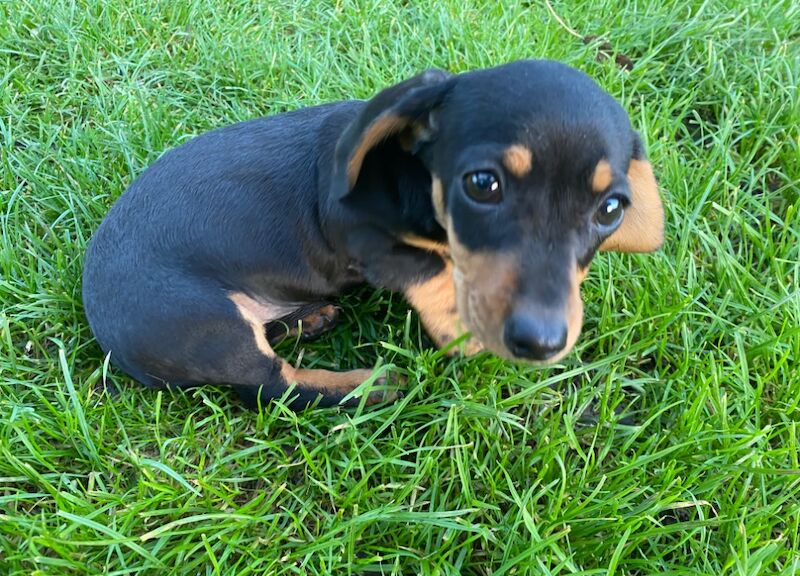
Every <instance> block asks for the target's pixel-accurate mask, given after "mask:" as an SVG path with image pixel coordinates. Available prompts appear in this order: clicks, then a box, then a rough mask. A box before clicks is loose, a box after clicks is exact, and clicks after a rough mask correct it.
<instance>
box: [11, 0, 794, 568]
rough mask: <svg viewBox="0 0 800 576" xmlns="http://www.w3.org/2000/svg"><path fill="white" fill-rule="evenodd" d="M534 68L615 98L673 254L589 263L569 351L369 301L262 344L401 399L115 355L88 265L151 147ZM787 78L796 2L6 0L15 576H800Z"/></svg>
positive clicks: (347, 304)
mask: <svg viewBox="0 0 800 576" xmlns="http://www.w3.org/2000/svg"><path fill="white" fill-rule="evenodd" d="M587 36H589V37H591V36H595V37H597V38H595V39H594V40H592V39H589V40H588V41H587V40H586V37H587ZM526 57H547V58H552V59H557V60H561V61H564V62H566V63H569V64H571V65H573V66H576V67H578V68H581V69H583V70H585V71H586V72H588V73H589V74H591V75H592V76H594V77H595V78H596V79H597V81H598V82H599V83H600V84H601V85H602V86H603V87H604V88H605V89H606V90H608V91H609V92H610V93H612V94H613V95H614V96H615V97H617V98H619V99H620V101H621V102H622V103H623V104H624V106H625V107H626V109H627V110H628V111H629V112H630V114H631V118H632V121H633V123H634V124H635V126H636V127H637V128H638V129H639V130H641V132H642V134H643V138H644V141H645V142H646V145H647V148H648V151H649V155H650V157H651V160H652V162H653V165H654V167H655V170H656V174H657V176H658V178H659V180H660V183H661V185H662V189H663V192H664V200H665V206H666V211H667V240H666V243H665V245H664V247H663V249H662V250H661V251H660V252H658V253H656V254H654V255H620V254H610V253H604V254H601V255H599V256H598V257H597V258H596V260H595V263H594V264H593V266H592V270H591V273H590V275H589V278H588V280H587V281H586V283H585V284H584V297H585V301H586V320H585V330H584V333H583V336H582V337H581V340H580V341H579V345H578V346H577V348H576V350H575V352H573V353H572V354H570V355H569V356H568V357H567V358H566V359H565V360H563V361H562V362H561V363H560V364H559V365H557V366H555V367H552V368H548V369H534V368H529V367H523V366H518V365H514V364H512V363H508V362H504V361H500V360H498V359H496V358H494V357H492V356H489V355H480V356H477V357H474V358H469V359H466V358H458V359H454V360H450V359H447V358H443V357H442V356H441V354H440V353H437V352H436V351H435V350H432V349H430V348H429V347H428V345H427V341H426V338H425V336H424V335H423V333H422V331H421V329H420V325H419V322H418V319H417V317H416V316H415V315H414V314H413V313H411V312H410V311H409V308H408V306H407V305H406V304H405V302H404V301H403V300H402V298H400V297H399V296H397V295H393V294H391V293H388V292H375V291H371V290H368V289H364V290H363V291H361V292H359V293H357V294H354V295H350V296H348V297H347V298H345V300H344V301H343V306H344V321H343V322H342V323H341V325H340V326H339V327H338V328H337V329H336V330H335V331H334V332H333V333H332V334H331V335H328V336H326V337H324V338H323V339H322V340H320V341H318V342H315V343H313V344H301V343H298V342H288V343H285V344H284V345H282V347H281V349H280V352H281V353H283V354H284V355H287V356H289V357H290V358H292V359H293V360H294V361H296V360H298V359H300V360H301V362H302V365H303V366H306V367H310V366H320V367H334V368H349V367H360V366H364V365H367V366H373V365H378V364H382V365H394V366H395V367H397V369H398V370H400V371H401V372H403V373H404V374H406V375H407V377H408V391H407V394H406V395H405V397H404V398H403V399H402V400H401V401H399V402H397V403H396V404H392V405H384V406H380V407H377V408H376V409H348V410H344V409H341V410H309V411H305V412H302V413H299V414H295V413H292V412H290V411H289V410H287V409H286V408H285V407H284V406H283V405H282V404H280V403H274V404H271V405H268V406H265V407H264V408H263V410H262V411H260V412H250V411H247V410H244V409H242V408H241V407H240V406H239V405H238V403H237V401H236V398H235V397H234V395H232V394H231V393H230V392H229V391H228V390H227V389H225V388H222V387H219V388H217V387H208V388H203V389H198V390H193V391H188V392H179V391H175V392H173V391H162V392H156V391H152V390H145V389H142V388H140V387H138V386H137V385H135V384H134V383H133V382H132V381H130V380H129V379H128V378H126V377H125V376H124V375H122V374H121V373H119V372H118V371H116V370H115V369H114V368H113V367H109V366H106V365H105V364H104V358H103V355H102V353H101V352H100V350H99V348H98V346H97V345H96V343H95V342H94V341H93V339H92V336H91V334H90V332H89V329H88V327H87V324H86V320H85V318H84V316H83V311H82V305H81V299H80V294H81V292H80V282H81V279H80V278H81V267H82V261H83V253H84V250H85V247H86V243H87V241H88V239H89V238H90V236H91V234H92V232H93V230H94V229H95V228H96V227H97V225H98V224H99V223H100V220H101V219H102V218H103V216H104V214H105V213H106V212H107V210H108V208H109V206H110V205H111V204H112V202H113V201H114V200H115V199H116V198H117V197H118V196H119V195H120V194H121V193H122V191H123V190H124V189H125V187H126V186H127V185H128V184H129V183H130V182H131V181H132V179H133V178H134V177H135V176H136V175H138V174H139V173H141V171H142V170H143V169H144V168H145V167H146V166H147V165H148V163H150V162H152V161H153V160H155V159H156V158H157V157H158V156H159V155H160V154H162V153H163V152H164V151H165V150H168V149H169V148H171V147H174V146H176V145H178V144H180V143H182V142H184V141H186V140H187V139H189V138H191V137H192V136H194V135H196V134H199V133H202V132H204V131H206V130H209V129H211V128H215V127H218V126H222V125H224V124H229V123H232V122H235V121H240V120H245V119H249V118H253V117H257V116H261V115H266V114H274V113H278V112H282V111H285V110H291V109H295V108H299V107H302V106H307V105H311V104H317V103H322V102H327V101H332V100H340V99H345V98H367V97H369V96H370V95H371V94H373V93H375V91H377V90H378V89H380V88H381V87H384V86H387V85H389V84H393V83H395V82H397V81H399V80H401V79H403V78H405V77H408V76H410V75H412V74H414V73H415V72H417V71H419V70H422V69H425V68H428V67H431V66H437V67H441V68H446V69H448V70H451V71H453V72H458V71H464V70H468V69H472V68H477V67H484V66H490V65H493V64H498V63H502V62H505V61H509V60H513V59H518V58H526ZM630 63H632V65H633V67H632V69H628V68H629V67H630V66H629V64H630ZM798 80H800V5H798V4H797V3H796V2H794V1H793V0H788V1H777V2H776V1H771V2H767V1H762V2H760V5H756V4H754V3H749V2H745V1H744V0H714V1H708V2H699V1H697V0H689V1H688V2H686V1H672V0H670V1H669V2H660V3H659V2H643V1H640V0H623V1H621V2H611V1H610V0H593V1H592V2H588V3H577V2H576V3H572V2H565V1H557V0H553V1H552V2H551V3H550V4H547V3H541V2H539V1H538V0H537V1H522V2H511V1H509V2H492V1H489V0H486V1H485V2H475V3H470V4H465V3H464V2H463V1H457V0H443V1H441V2H433V1H432V0H420V1H414V2H399V1H398V2H389V1H387V0H337V1H335V2H311V1H308V0H298V1H295V2H288V1H270V0H264V1H262V2H257V1H246V0H214V1H213V2H212V1H207V2H201V1H199V0H188V1H186V2H167V1H163V2H125V1H123V0H98V1H94V2H89V1H86V0H76V1H72V2H69V1H60V0H54V1H51V2H41V1H38V0H37V1H28V0H10V1H8V2H3V3H0V208H2V210H1V211H0V214H1V216H0V232H1V233H2V234H1V235H0V266H2V277H1V278H0V302H1V303H2V315H0V375H1V377H2V386H0V573H2V574H25V575H28V574H100V573H108V574H181V575H182V574H186V575H188V574H192V575H195V574H240V575H245V574H255V573H267V574H271V573H296V574H347V573H356V574H483V575H489V574H492V575H495V576H499V575H501V574H509V575H511V574H515V575H520V574H536V575H538V574H548V575H567V574H582V575H590V574H592V575H606V574H608V575H611V574H615V575H642V576H644V575H648V574H676V575H677V574H681V575H684V574H687V575H688V574H692V575H699V574H703V575H721V574H726V575H727V574H736V575H757V574H769V575H773V574H781V575H790V574H796V573H800V452H799V449H800V288H798V287H799V286H800V263H799V262H800V184H798V182H800V96H798V92H799V90H798ZM498 89H502V87H498ZM143 273H146V271H143ZM166 344H168V343H166Z"/></svg>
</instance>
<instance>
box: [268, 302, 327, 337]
mask: <svg viewBox="0 0 800 576" xmlns="http://www.w3.org/2000/svg"><path fill="white" fill-rule="evenodd" d="M338 319H339V307H338V306H336V305H334V304H309V305H307V306H303V307H302V308H300V309H299V310H297V311H296V312H293V313H292V314H290V315H288V316H285V317H283V318H280V319H278V320H275V321H272V322H269V323H268V324H267V328H266V329H267V340H269V343H270V344H272V345H275V344H278V343H279V342H282V341H283V340H285V339H286V338H296V337H297V336H298V335H299V336H300V339H301V340H303V341H304V342H307V341H310V340H314V339H315V338H319V337H320V336H322V335H323V334H324V333H325V332H328V331H329V330H331V329H332V328H333V327H334V326H335V325H336V322H337V320H338Z"/></svg>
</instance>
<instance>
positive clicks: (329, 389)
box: [233, 360, 399, 410]
mask: <svg viewBox="0 0 800 576" xmlns="http://www.w3.org/2000/svg"><path fill="white" fill-rule="evenodd" d="M280 361H281V369H280V376H279V378H278V381H277V382H276V383H275V384H277V385H273V386H255V385H243V384H237V385H234V386H233V387H234V389H235V390H236V391H237V393H238V394H239V397H240V398H241V399H242V401H243V402H244V403H245V404H246V405H247V406H249V407H251V408H255V407H257V406H258V401H259V393H260V399H261V401H262V402H267V401H269V400H273V399H275V398H279V397H280V396H282V395H283V394H285V393H286V390H288V389H289V387H290V386H291V385H294V386H295V388H294V391H293V396H296V398H295V399H294V400H293V401H292V403H291V404H290V407H291V408H293V409H295V410H297V409H301V408H304V407H306V406H309V405H311V404H314V402H317V401H319V404H318V405H319V406H321V407H330V406H336V405H339V404H342V400H343V399H344V398H345V396H347V395H348V394H350V393H351V392H352V391H353V390H355V389H356V388H357V387H358V386H360V385H361V384H362V383H363V382H364V381H366V380H367V379H368V378H369V377H370V376H372V370H363V369H362V370H350V371H348V372H332V371H330V370H319V369H315V370H309V369H304V368H294V367H292V366H291V365H290V364H288V363H287V362H285V361H284V360H280ZM387 382H388V379H387V377H386V376H380V377H379V378H378V379H376V380H375V386H376V387H379V388H382V390H375V391H372V392H370V393H369V396H368V397H367V401H366V404H367V405H368V406H371V405H374V404H378V403H381V402H392V401H394V400H396V399H397V398H398V397H399V394H398V392H397V391H396V390H388V389H385V387H386V385H387ZM359 402H360V399H359V398H351V399H349V400H348V401H347V402H345V403H344V404H343V405H344V406H355V405H358V403H359Z"/></svg>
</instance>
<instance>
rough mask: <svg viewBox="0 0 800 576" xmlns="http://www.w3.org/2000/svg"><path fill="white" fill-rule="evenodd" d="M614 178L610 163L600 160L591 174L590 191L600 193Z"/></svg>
mask: <svg viewBox="0 0 800 576" xmlns="http://www.w3.org/2000/svg"><path fill="white" fill-rule="evenodd" d="M613 179H614V173H613V172H612V170H611V164H609V163H608V161H607V160H600V162H598V163H597V166H595V167H594V173H593V174H592V192H594V193H595V194H600V193H601V192H605V190H606V189H607V188H608V187H609V186H610V185H611V181H612V180H613Z"/></svg>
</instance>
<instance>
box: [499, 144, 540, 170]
mask: <svg viewBox="0 0 800 576" xmlns="http://www.w3.org/2000/svg"><path fill="white" fill-rule="evenodd" d="M503 164H504V165H505V167H506V168H508V171H509V172H511V173H512V174H513V175H514V176H516V177H517V178H522V177H523V176H525V175H526V174H527V173H528V172H530V171H531V166H532V165H533V154H531V151H530V149H529V148H527V147H525V146H523V145H522V144H514V145H513V146H509V147H508V148H506V151H505V152H504V153H503Z"/></svg>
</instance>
